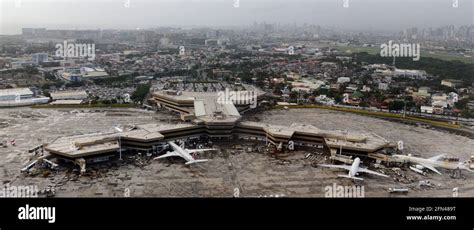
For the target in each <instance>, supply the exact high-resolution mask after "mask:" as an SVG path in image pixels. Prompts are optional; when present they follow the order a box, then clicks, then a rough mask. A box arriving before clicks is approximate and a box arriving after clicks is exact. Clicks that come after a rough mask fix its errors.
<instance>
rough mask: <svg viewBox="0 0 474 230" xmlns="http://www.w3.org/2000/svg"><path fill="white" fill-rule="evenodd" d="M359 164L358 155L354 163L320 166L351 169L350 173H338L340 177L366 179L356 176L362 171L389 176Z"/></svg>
mask: <svg viewBox="0 0 474 230" xmlns="http://www.w3.org/2000/svg"><path fill="white" fill-rule="evenodd" d="M359 165H360V159H359V158H358V157H357V158H356V159H354V162H353V163H352V165H326V164H320V165H319V166H323V167H328V168H340V169H345V170H349V175H337V176H338V177H345V178H349V179H354V180H364V179H363V178H360V177H356V176H357V175H359V173H360V172H363V173H370V174H374V175H377V176H383V177H388V176H387V175H385V174H383V173H378V172H375V171H372V170H369V169H366V168H361V167H359Z"/></svg>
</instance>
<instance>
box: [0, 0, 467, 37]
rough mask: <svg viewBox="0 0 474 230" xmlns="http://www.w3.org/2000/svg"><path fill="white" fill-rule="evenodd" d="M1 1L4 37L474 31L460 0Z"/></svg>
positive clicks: (0, 25)
mask: <svg viewBox="0 0 474 230" xmlns="http://www.w3.org/2000/svg"><path fill="white" fill-rule="evenodd" d="M344 3H345V2H344V1H342V0H341V1H330V0H292V1H289V0H252V1H250V0H239V1H237V0H177V1H170V0H157V1H151V0H131V1H130V2H129V3H128V2H127V1H126V0H99V1H79V0H1V1H0V34H20V33H21V28H25V27H46V28H49V29H137V28H139V29H150V28H155V27H160V26H180V27H185V26H188V27H200V26H206V27H229V26H246V25H251V24H252V23H254V22H258V23H262V22H265V23H270V24H273V23H275V24H298V25H302V24H304V23H307V24H315V25H321V26H326V27H331V28H337V29H344V30H361V31H399V30H403V29H406V28H408V27H421V28H427V27H440V26H446V25H455V26H460V25H470V24H472V22H473V17H474V16H473V15H474V14H473V7H474V6H473V3H472V1H468V0H459V1H458V2H457V6H458V7H454V4H455V3H454V1H451V0H418V1H412V0H398V1H383V0H349V1H348V7H344Z"/></svg>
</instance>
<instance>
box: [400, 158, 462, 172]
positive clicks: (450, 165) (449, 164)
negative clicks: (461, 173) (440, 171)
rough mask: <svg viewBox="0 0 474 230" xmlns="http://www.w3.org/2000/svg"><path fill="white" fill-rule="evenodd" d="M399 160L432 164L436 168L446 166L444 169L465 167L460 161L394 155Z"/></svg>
mask: <svg viewBox="0 0 474 230" xmlns="http://www.w3.org/2000/svg"><path fill="white" fill-rule="evenodd" d="M393 157H394V158H395V159H397V161H399V162H402V163H406V162H409V163H413V164H420V165H430V166H433V167H435V168H444V169H453V170H454V169H464V166H463V165H462V163H460V162H449V161H443V160H441V161H435V160H430V159H425V158H420V157H412V156H406V155H394V156H393Z"/></svg>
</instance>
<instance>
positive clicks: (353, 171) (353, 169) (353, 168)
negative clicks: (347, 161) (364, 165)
mask: <svg viewBox="0 0 474 230" xmlns="http://www.w3.org/2000/svg"><path fill="white" fill-rule="evenodd" d="M359 165H360V159H359V158H356V159H354V162H353V163H352V166H351V170H350V171H349V175H350V176H351V177H354V176H356V175H357V171H358V170H359Z"/></svg>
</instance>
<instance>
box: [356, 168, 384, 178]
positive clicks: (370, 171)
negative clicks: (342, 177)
mask: <svg viewBox="0 0 474 230" xmlns="http://www.w3.org/2000/svg"><path fill="white" fill-rule="evenodd" d="M357 172H363V173H370V174H374V175H377V176H383V177H389V176H388V175H385V174H383V173H379V172H375V171H372V170H369V169H366V168H361V167H359V169H358V170H357Z"/></svg>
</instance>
